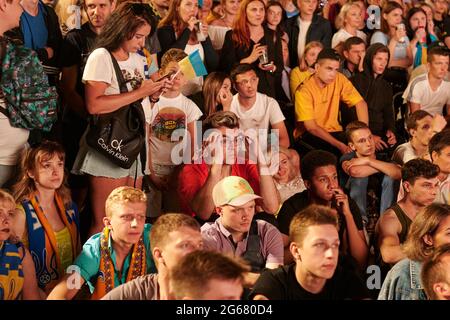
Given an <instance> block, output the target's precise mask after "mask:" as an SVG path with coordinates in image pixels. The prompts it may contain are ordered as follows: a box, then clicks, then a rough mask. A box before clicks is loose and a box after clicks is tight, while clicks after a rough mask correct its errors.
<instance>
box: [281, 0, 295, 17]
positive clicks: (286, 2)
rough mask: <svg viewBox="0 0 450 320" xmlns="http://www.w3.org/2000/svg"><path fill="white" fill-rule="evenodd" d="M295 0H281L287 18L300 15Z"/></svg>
mask: <svg viewBox="0 0 450 320" xmlns="http://www.w3.org/2000/svg"><path fill="white" fill-rule="evenodd" d="M294 1H295V0H280V1H279V2H280V3H281V5H282V6H283V9H284V12H285V14H286V18H288V19H289V18H292V17H295V16H297V15H298V9H297V6H296V5H295V4H294Z"/></svg>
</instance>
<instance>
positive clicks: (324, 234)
mask: <svg viewBox="0 0 450 320" xmlns="http://www.w3.org/2000/svg"><path fill="white" fill-rule="evenodd" d="M338 228H339V227H338V221H337V216H336V211H335V210H333V209H330V208H328V207H324V206H320V205H311V206H309V207H307V208H306V209H304V210H302V211H300V212H299V213H297V214H296V215H295V216H294V218H293V219H292V222H291V224H290V227H289V238H290V240H291V243H290V246H289V250H290V252H291V254H292V256H294V259H295V263H292V264H289V265H286V266H282V267H279V268H277V269H274V270H266V271H265V272H263V273H262V274H261V276H260V277H259V279H258V281H257V282H256V284H255V286H254V288H253V290H252V292H251V294H250V297H251V298H253V299H254V300H346V299H366V298H368V297H369V294H368V292H367V289H366V286H365V283H363V281H362V280H361V279H360V278H359V277H358V276H357V275H356V273H354V272H353V271H352V270H350V269H347V268H343V267H342V266H341V265H340V264H338V257H339V245H340V241H339V234H338Z"/></svg>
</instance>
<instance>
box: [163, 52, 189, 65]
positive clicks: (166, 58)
mask: <svg viewBox="0 0 450 320" xmlns="http://www.w3.org/2000/svg"><path fill="white" fill-rule="evenodd" d="M186 57H187V54H186V52H184V51H183V50H181V49H177V48H171V49H169V50H167V51H166V53H164V54H163V56H162V58H161V66H160V68H161V70H165V69H166V68H167V66H168V65H169V63H171V62H180V61H181V60H183V59H184V58H186Z"/></svg>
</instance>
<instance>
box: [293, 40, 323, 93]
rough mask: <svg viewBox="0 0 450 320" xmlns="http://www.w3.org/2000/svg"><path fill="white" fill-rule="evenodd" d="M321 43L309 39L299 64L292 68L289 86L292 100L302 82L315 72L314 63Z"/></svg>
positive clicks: (320, 48) (321, 45) (320, 49)
mask: <svg viewBox="0 0 450 320" xmlns="http://www.w3.org/2000/svg"><path fill="white" fill-rule="evenodd" d="M322 49H323V44H322V43H320V42H318V41H311V42H310V43H308V44H307V45H306V47H305V53H304V54H303V55H302V58H301V59H300V64H299V65H298V66H297V67H295V68H294V69H292V71H291V75H290V82H289V86H290V89H291V96H292V100H293V101H294V102H295V92H296V91H297V89H298V88H299V86H300V85H301V84H303V82H305V81H306V80H307V79H308V78H309V77H311V76H312V75H313V74H314V72H316V70H315V68H314V65H315V63H316V61H317V56H318V55H319V52H320V51H322Z"/></svg>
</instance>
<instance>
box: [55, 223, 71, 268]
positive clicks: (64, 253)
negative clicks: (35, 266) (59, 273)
mask: <svg viewBox="0 0 450 320" xmlns="http://www.w3.org/2000/svg"><path fill="white" fill-rule="evenodd" d="M55 237H56V243H57V246H58V253H59V259H60V260H61V268H62V270H66V269H67V267H68V266H70V265H71V264H72V262H73V259H74V257H73V256H72V252H73V251H72V237H71V236H70V231H69V228H67V227H64V229H61V230H60V231H58V232H55Z"/></svg>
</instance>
